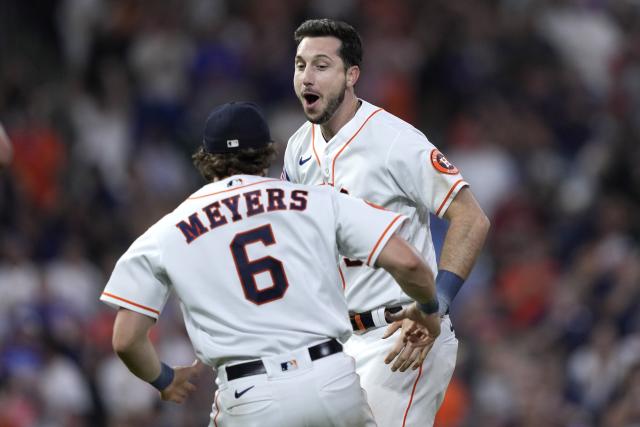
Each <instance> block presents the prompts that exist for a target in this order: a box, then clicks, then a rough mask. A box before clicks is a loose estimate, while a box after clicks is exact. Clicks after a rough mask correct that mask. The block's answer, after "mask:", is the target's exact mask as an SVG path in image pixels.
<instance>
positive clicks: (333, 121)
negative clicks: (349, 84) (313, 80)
mask: <svg viewBox="0 0 640 427" xmlns="http://www.w3.org/2000/svg"><path fill="white" fill-rule="evenodd" d="M358 108H360V100H359V99H358V98H357V97H356V95H355V93H354V92H353V91H352V90H351V91H347V92H346V93H345V95H344V100H343V101H342V104H340V107H338V109H337V110H336V112H335V113H334V114H333V116H331V118H330V119H329V120H328V121H327V122H326V123H324V124H321V125H320V130H321V131H322V136H323V137H324V139H325V141H329V140H330V139H331V138H333V137H334V136H335V135H336V134H337V133H338V132H340V129H342V127H343V126H344V125H346V124H347V123H348V122H349V120H351V119H352V118H353V116H355V115H356V112H357V111H358Z"/></svg>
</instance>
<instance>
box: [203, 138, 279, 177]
mask: <svg viewBox="0 0 640 427" xmlns="http://www.w3.org/2000/svg"><path fill="white" fill-rule="evenodd" d="M275 154H276V150H275V149H274V148H273V144H269V145H267V146H266V147H264V148H247V149H244V150H240V151H238V152H237V153H222V154H211V153H207V152H206V151H205V150H204V148H203V147H200V148H199V149H198V151H196V152H195V154H193V156H191V158H192V160H193V165H194V166H195V167H196V169H198V171H199V172H200V174H201V175H202V176H203V177H204V179H206V180H207V181H208V182H213V181H215V180H216V179H224V178H226V177H229V176H232V175H238V174H246V175H264V171H265V169H267V168H268V167H269V166H270V165H271V161H272V160H273V158H274V157H275Z"/></svg>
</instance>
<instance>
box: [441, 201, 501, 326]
mask: <svg viewBox="0 0 640 427" xmlns="http://www.w3.org/2000/svg"><path fill="white" fill-rule="evenodd" d="M445 218H446V219H447V220H448V221H449V229H448V230H447V234H446V236H445V239H444V245H443V247H442V251H441V253H440V265H439V267H438V276H437V277H436V291H437V292H438V300H439V302H440V314H441V315H443V314H446V313H448V311H449V305H450V304H451V301H453V299H454V298H455V296H456V295H457V294H458V291H459V290H460V288H461V287H462V285H463V283H464V281H465V279H466V278H467V277H468V276H469V273H470V272H471V269H472V268H473V265H474V264H475V262H476V259H477V258H478V255H479V254H480V251H481V250H482V246H483V245H484V241H485V239H486V237H487V233H488V232H489V225H490V224H489V219H488V218H487V216H486V215H485V214H484V212H483V211H482V209H481V208H480V206H479V205H478V202H477V201H476V199H475V198H474V197H473V194H472V193H471V191H470V190H469V189H468V188H463V189H462V190H460V192H459V193H458V195H457V196H456V198H455V199H454V200H453V202H452V203H451V206H450V207H449V209H448V210H447V212H446V213H445Z"/></svg>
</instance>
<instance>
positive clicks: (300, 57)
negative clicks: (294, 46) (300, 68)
mask: <svg viewBox="0 0 640 427" xmlns="http://www.w3.org/2000/svg"><path fill="white" fill-rule="evenodd" d="M299 59H300V60H303V61H304V58H303V57H302V56H300V55H296V58H295V60H296V61H297V60H299ZM318 59H327V60H329V61H333V58H331V57H330V56H328V55H325V54H324V53H320V54H318V55H315V56H313V57H312V58H311V60H312V61H315V60H318Z"/></svg>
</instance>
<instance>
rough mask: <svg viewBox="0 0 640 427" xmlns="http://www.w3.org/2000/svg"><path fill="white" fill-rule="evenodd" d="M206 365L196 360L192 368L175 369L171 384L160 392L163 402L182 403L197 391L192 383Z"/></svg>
mask: <svg viewBox="0 0 640 427" xmlns="http://www.w3.org/2000/svg"><path fill="white" fill-rule="evenodd" d="M203 367H204V364H203V363H202V362H201V361H199V360H196V361H194V362H193V364H192V365H191V366H178V367H176V368H174V376H173V381H172V382H171V384H169V385H168V386H167V388H165V389H164V390H162V391H161V392H160V397H161V398H162V400H168V401H171V402H175V403H182V402H184V401H185V399H186V398H187V397H188V396H189V394H191V393H192V392H194V391H195V390H196V386H195V385H193V383H191V380H193V379H195V378H196V377H197V376H198V375H199V374H200V372H201V371H202V369H203Z"/></svg>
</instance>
